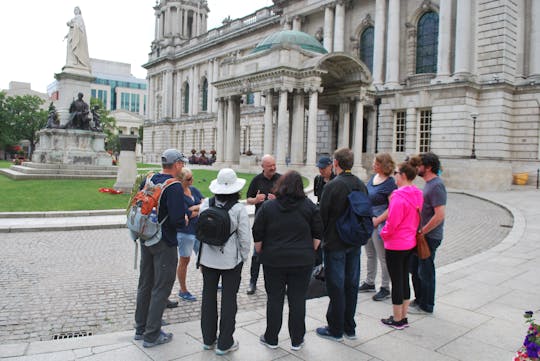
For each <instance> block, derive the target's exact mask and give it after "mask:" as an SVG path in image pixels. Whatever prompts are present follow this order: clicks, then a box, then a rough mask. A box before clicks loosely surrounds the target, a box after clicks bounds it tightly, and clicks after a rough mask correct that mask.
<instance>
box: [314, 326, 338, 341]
mask: <svg viewBox="0 0 540 361" xmlns="http://www.w3.org/2000/svg"><path fill="white" fill-rule="evenodd" d="M317 336H320V337H322V338H327V339H329V340H332V341H336V342H341V341H343V336H334V335H332V333H331V332H330V330H329V329H328V326H325V327H319V328H317Z"/></svg>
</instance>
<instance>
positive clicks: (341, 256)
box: [317, 148, 367, 341]
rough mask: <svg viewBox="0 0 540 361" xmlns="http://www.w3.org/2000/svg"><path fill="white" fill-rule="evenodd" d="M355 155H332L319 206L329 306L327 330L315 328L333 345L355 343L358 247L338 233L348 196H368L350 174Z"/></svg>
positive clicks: (348, 152) (344, 150)
mask: <svg viewBox="0 0 540 361" xmlns="http://www.w3.org/2000/svg"><path fill="white" fill-rule="evenodd" d="M353 164H354V154H353V152H352V151H351V150H350V149H348V148H340V149H338V150H336V151H335V152H334V161H333V166H334V171H335V173H336V177H335V178H334V179H333V180H331V181H330V182H329V183H328V184H326V186H325V187H324V192H323V194H322V198H321V202H320V212H321V218H322V221H323V229H324V232H323V252H324V263H325V279H326V288H327V291H328V296H329V298H330V302H329V304H328V310H327V312H326V320H327V322H328V325H327V326H324V327H319V328H317V335H319V336H320V337H323V338H327V339H330V340H334V341H342V340H343V336H344V335H345V337H347V338H348V339H356V331H355V328H356V323H355V321H354V314H355V312H356V301H357V297H358V282H359V278H360V247H361V245H360V244H355V245H352V244H349V243H346V242H345V240H343V239H342V238H341V236H340V234H339V232H338V226H337V224H338V223H339V222H338V220H339V219H340V217H341V216H342V215H343V214H345V213H346V211H348V210H349V198H348V196H349V194H350V193H352V192H353V191H359V192H361V193H364V194H365V195H367V188H366V186H365V185H364V183H363V182H362V181H361V180H360V179H359V178H358V177H356V176H354V175H353V174H352V173H351V169H352V166H353Z"/></svg>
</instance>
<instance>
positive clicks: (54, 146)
mask: <svg viewBox="0 0 540 361" xmlns="http://www.w3.org/2000/svg"><path fill="white" fill-rule="evenodd" d="M38 136H39V143H38V144H37V146H36V150H35V151H34V153H33V154H32V162H34V163H49V164H69V165H80V166H88V165H93V166H111V165H112V157H111V156H110V154H109V153H107V152H106V151H105V138H106V135H105V134H103V133H97V132H92V131H88V130H77V129H42V130H40V131H39V132H38Z"/></svg>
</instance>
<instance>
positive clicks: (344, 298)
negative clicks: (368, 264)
mask: <svg viewBox="0 0 540 361" xmlns="http://www.w3.org/2000/svg"><path fill="white" fill-rule="evenodd" d="M324 262H325V277H326V289H327V291H328V297H329V298H330V302H329V304H328V310H327V311H326V320H327V322H328V329H329V330H330V333H332V335H333V336H336V337H341V336H342V335H343V332H345V333H347V334H352V333H354V332H355V328H356V323H355V322H354V314H355V312H356V300H357V298H358V281H359V279H360V247H354V248H349V249H347V250H344V251H324Z"/></svg>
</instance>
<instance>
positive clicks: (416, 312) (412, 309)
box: [408, 305, 433, 315]
mask: <svg viewBox="0 0 540 361" xmlns="http://www.w3.org/2000/svg"><path fill="white" fill-rule="evenodd" d="M408 312H409V313H410V314H413V315H431V314H432V313H433V312H428V311H426V310H424V309H423V308H422V307H421V306H420V305H417V306H416V307H415V306H412V307H411V306H410V305H409V311H408Z"/></svg>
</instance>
